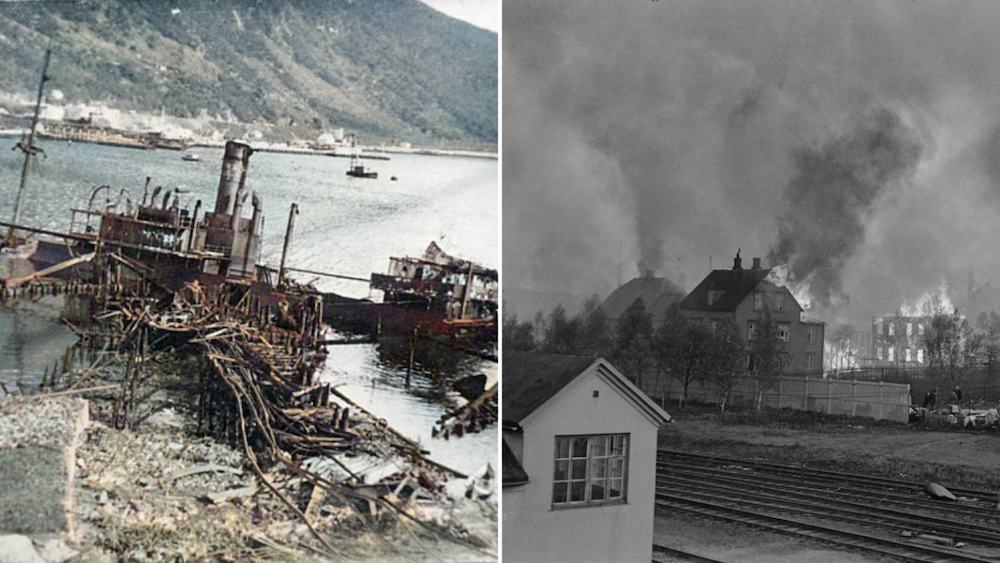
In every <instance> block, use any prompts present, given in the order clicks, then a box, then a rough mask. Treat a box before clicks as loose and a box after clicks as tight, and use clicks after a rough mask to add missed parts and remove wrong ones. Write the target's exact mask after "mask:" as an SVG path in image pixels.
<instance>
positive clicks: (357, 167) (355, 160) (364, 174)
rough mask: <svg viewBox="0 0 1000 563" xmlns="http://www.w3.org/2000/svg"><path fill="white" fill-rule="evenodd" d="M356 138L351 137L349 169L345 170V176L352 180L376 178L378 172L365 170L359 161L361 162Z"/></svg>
mask: <svg viewBox="0 0 1000 563" xmlns="http://www.w3.org/2000/svg"><path fill="white" fill-rule="evenodd" d="M357 147H358V145H357V138H356V137H355V136H354V135H353V134H352V135H351V167H350V168H348V169H347V175H348V176H350V177H352V178H371V179H375V178H378V172H373V171H371V170H365V166H364V165H363V164H361V163H360V162H359V161H360V160H361V155H360V151H359V150H358V148H357Z"/></svg>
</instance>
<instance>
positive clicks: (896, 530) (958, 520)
mask: <svg viewBox="0 0 1000 563" xmlns="http://www.w3.org/2000/svg"><path fill="white" fill-rule="evenodd" d="M922 486H923V485H922V484H921V483H915V482H910V481H903V480H892V479H883V478H872V477H869V476H865V475H856V474H849V473H838V472H834V471H824V470H806V469H803V468H799V467H792V466H787V465H780V464H772V463H764V462H757V461H752V460H740V459H734V458H723V457H712V456H698V455H693V454H683V453H680V452H672V451H667V450H660V452H659V456H658V461H657V486H656V504H657V507H658V508H659V509H662V510H670V511H685V512H694V513H697V514H701V515H703V516H710V517H712V518H717V519H723V520H727V521H730V522H736V523H741V524H749V525H752V526H755V527H758V528H765V529H768V530H772V531H777V532H781V533H785V534H793V535H796V536H799V537H805V538H810V539H813V540H819V541H822V542H825V543H828V544H833V545H835V546H839V547H842V548H844V549H851V550H864V551H868V552H873V553H877V554H879V555H882V556H890V557H895V558H898V559H903V560H907V561H933V562H939V561H940V562H943V561H983V562H985V561H991V562H993V563H995V562H996V561H997V560H998V555H1000V531H997V528H998V526H997V522H998V521H1000V519H998V513H997V509H996V500H995V499H996V496H995V493H992V492H988V491H973V490H954V492H955V494H956V495H960V497H961V498H962V501H961V502H958V503H955V502H947V503H946V502H944V501H934V500H931V499H929V498H927V497H926V496H925V495H924V493H923V492H922ZM987 499H989V501H987ZM904 533H909V534H910V537H911V538H921V539H936V540H937V541H939V542H941V543H950V544H952V545H961V544H960V543H958V542H963V543H966V544H967V545H966V546H965V547H964V548H962V549H957V548H955V547H951V546H950V545H949V546H946V545H936V544H924V543H919V542H914V541H910V540H908V539H901V536H902V535H903V534H904Z"/></svg>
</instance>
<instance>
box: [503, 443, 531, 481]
mask: <svg viewBox="0 0 1000 563" xmlns="http://www.w3.org/2000/svg"><path fill="white" fill-rule="evenodd" d="M500 468H501V469H502V470H503V482H502V484H503V486H505V487H507V486H510V485H523V484H525V483H527V482H528V473H527V472H526V471H525V470H524V468H523V467H521V464H520V463H519V462H518V461H517V456H515V455H514V451H513V450H511V449H510V446H508V445H507V441H506V440H503V456H502V458H501V466H500Z"/></svg>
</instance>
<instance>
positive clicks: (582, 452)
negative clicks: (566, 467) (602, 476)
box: [573, 436, 587, 457]
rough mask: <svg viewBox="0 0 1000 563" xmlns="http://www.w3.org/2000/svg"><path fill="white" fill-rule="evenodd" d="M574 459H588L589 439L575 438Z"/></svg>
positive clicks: (584, 437)
mask: <svg viewBox="0 0 1000 563" xmlns="http://www.w3.org/2000/svg"><path fill="white" fill-rule="evenodd" d="M573 457H587V437H586V436H583V437H580V438H573Z"/></svg>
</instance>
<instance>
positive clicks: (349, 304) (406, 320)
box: [323, 293, 497, 341]
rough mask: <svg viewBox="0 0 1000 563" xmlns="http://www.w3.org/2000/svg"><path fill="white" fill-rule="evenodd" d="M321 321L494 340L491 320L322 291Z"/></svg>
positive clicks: (362, 329)
mask: <svg viewBox="0 0 1000 563" xmlns="http://www.w3.org/2000/svg"><path fill="white" fill-rule="evenodd" d="M323 322H325V323H326V324H328V325H330V326H332V327H335V328H338V329H341V330H346V331H348V332H353V333H357V334H385V335H398V336H405V335H410V334H413V332H414V331H417V332H418V333H419V334H421V335H423V336H435V337H447V338H455V339H473V340H484V341H495V340H496V338H497V324H496V320H495V319H491V318H490V319H467V320H449V319H447V318H445V314H444V312H440V311H432V310H428V309H427V305H426V303H416V304H409V305H408V304H400V303H376V302H374V301H369V300H367V299H352V298H350V297H344V296H342V295H337V294H335V293H325V294H323Z"/></svg>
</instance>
